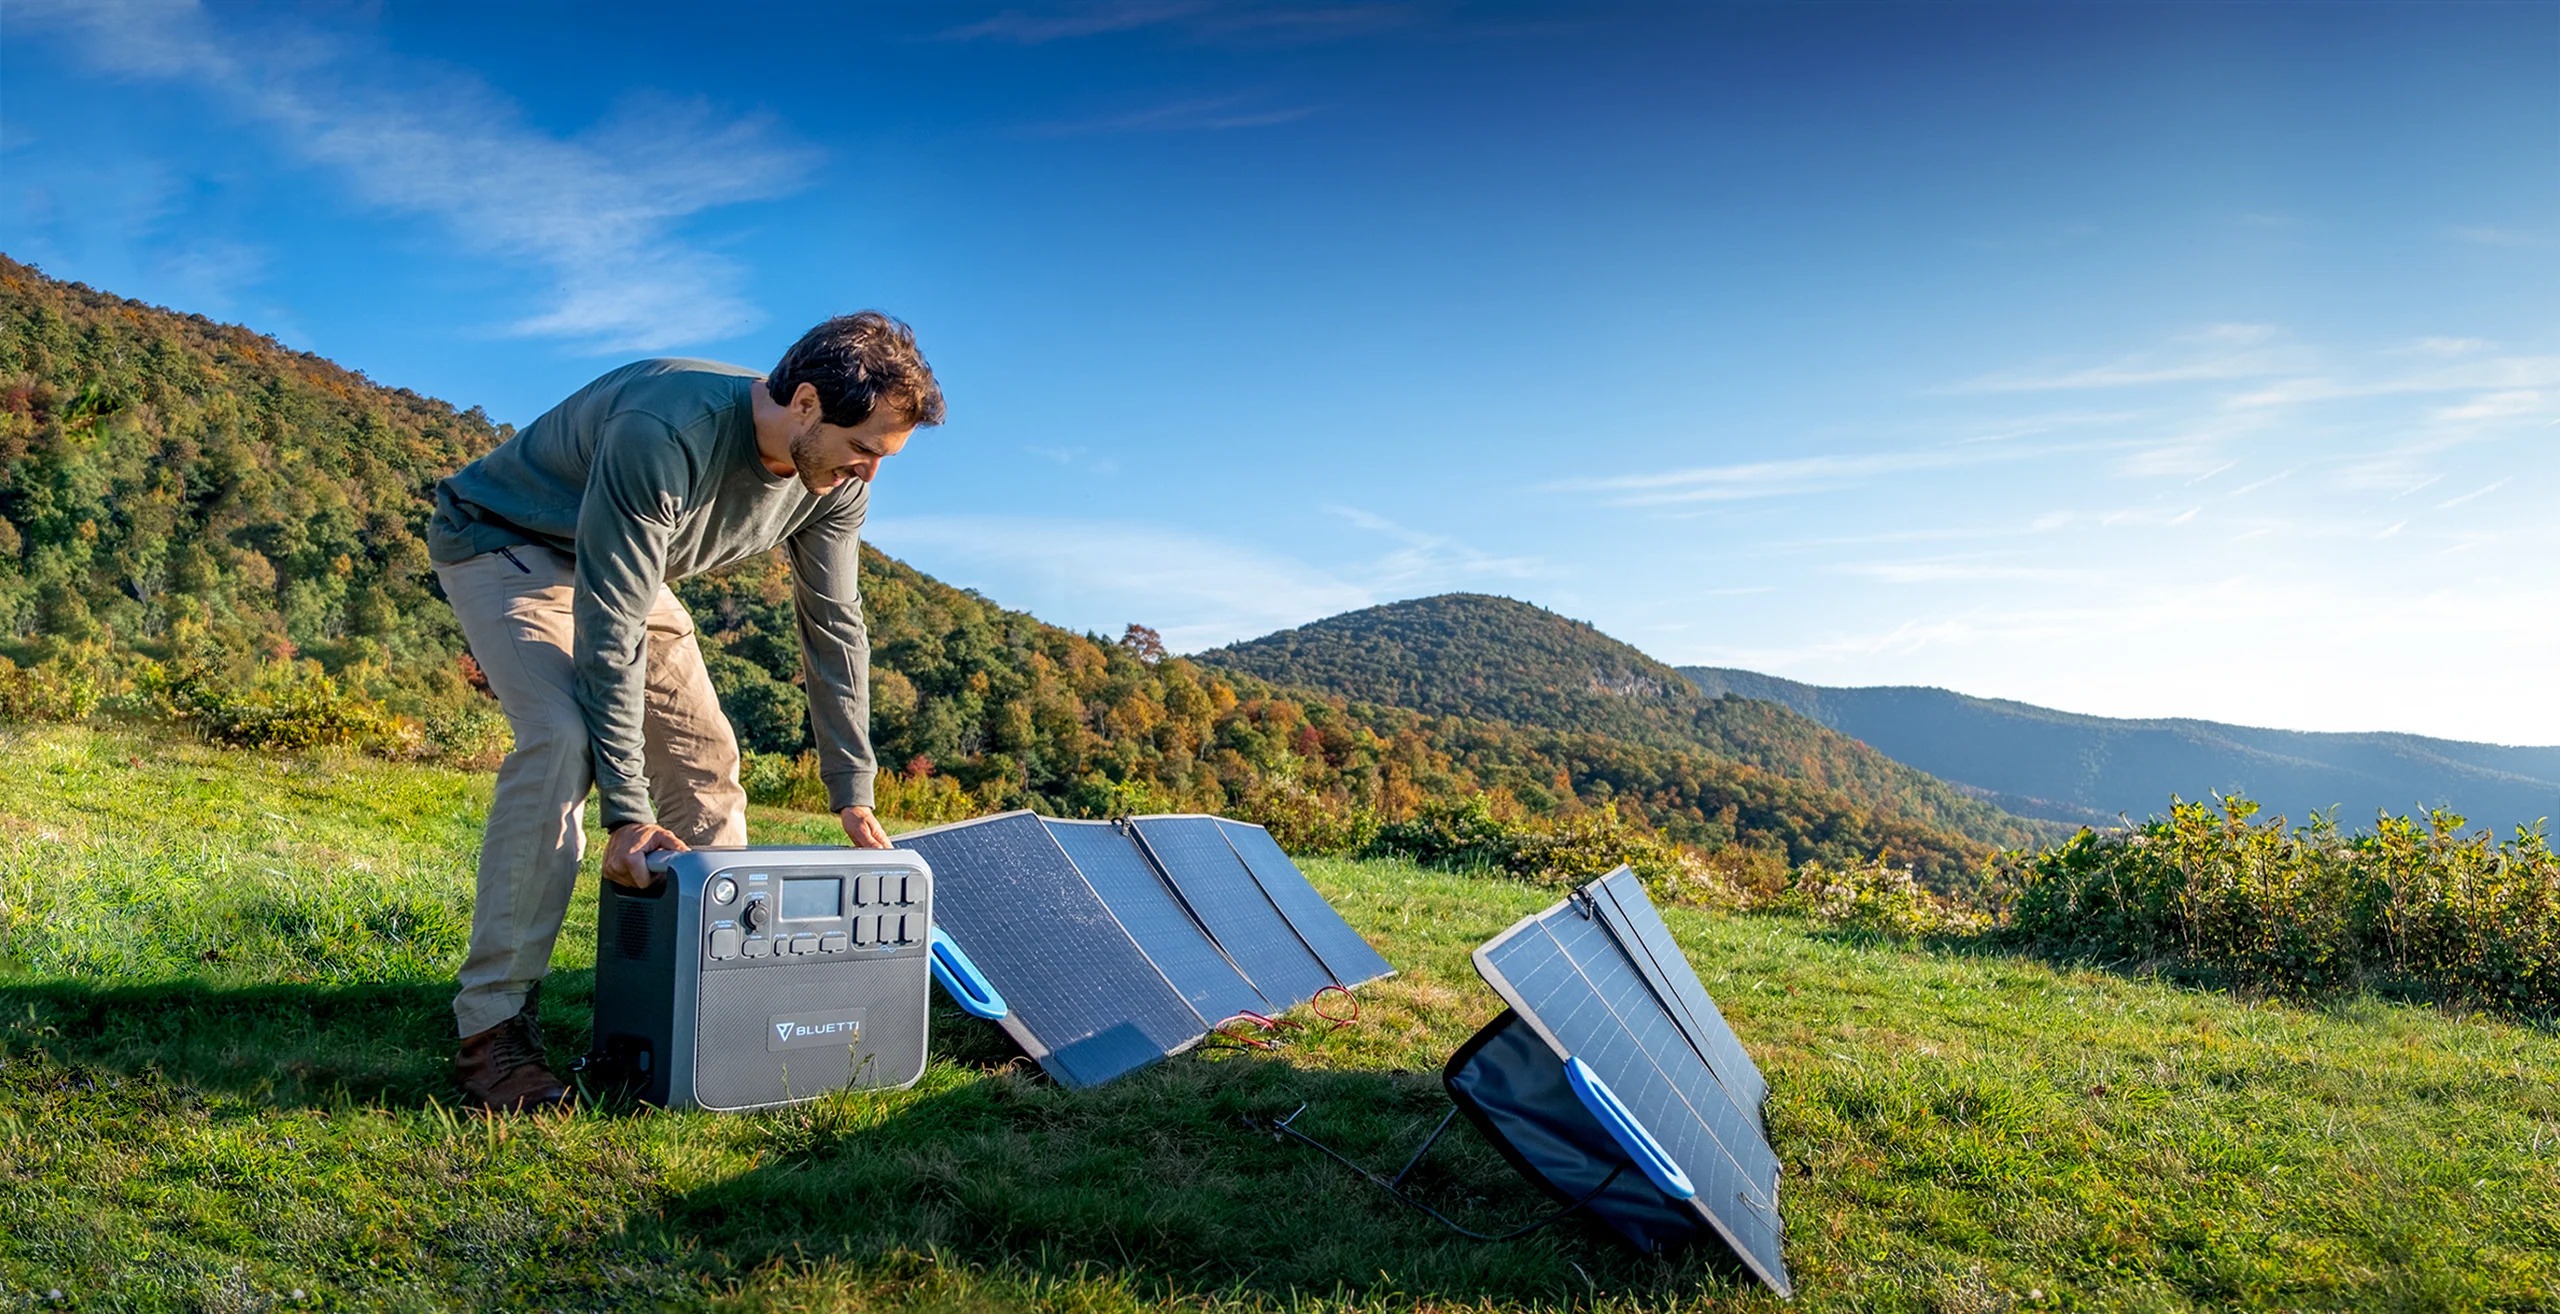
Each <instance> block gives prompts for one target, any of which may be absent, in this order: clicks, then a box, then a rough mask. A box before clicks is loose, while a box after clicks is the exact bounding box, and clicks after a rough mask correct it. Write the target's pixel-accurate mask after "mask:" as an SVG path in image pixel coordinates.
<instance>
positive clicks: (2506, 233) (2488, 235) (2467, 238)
mask: <svg viewBox="0 0 2560 1314" xmlns="http://www.w3.org/2000/svg"><path fill="white" fill-rule="evenodd" d="M2445 236H2447V237H2450V238H2452V239H2453V240H2455V241H2457V242H2469V243H2471V244H2473V245H2475V246H2540V245H2542V242H2543V239H2542V236H2541V234H2539V233H2533V232H2528V231H2526V230H2525V229H2522V228H2500V227H2498V226H2496V225H2493V224H2462V225H2458V226H2456V227H2453V228H2448V229H2446V230H2445Z"/></svg>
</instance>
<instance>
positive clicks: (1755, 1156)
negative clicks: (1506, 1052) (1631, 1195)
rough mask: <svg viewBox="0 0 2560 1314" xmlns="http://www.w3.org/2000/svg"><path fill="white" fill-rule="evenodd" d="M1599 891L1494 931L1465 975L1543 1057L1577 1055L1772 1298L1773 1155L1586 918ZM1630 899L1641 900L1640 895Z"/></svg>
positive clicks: (1777, 1262) (1754, 1124)
mask: <svg viewBox="0 0 2560 1314" xmlns="http://www.w3.org/2000/svg"><path fill="white" fill-rule="evenodd" d="M1605 884H1606V882H1605V880H1604V881H1599V882H1594V883H1593V884H1592V885H1590V886H1586V887H1584V889H1583V890H1582V891H1578V892H1577V894H1576V897H1575V898H1572V899H1568V900H1567V901H1565V902H1564V903H1560V904H1558V905H1556V906H1555V907H1553V908H1550V909H1548V910H1547V911H1546V912H1543V913H1540V914H1538V915H1536V916H1534V917H1530V918H1527V919H1524V920H1523V921H1521V922H1520V923H1519V924H1518V925H1515V926H1513V927H1512V928H1511V929H1510V930H1508V931H1505V932H1503V933H1502V934H1501V935H1500V936H1497V937H1496V938H1495V939H1494V940H1492V941H1491V942H1490V943H1488V944H1486V945H1485V946H1484V947H1482V948H1480V949H1478V950H1476V953H1475V961H1476V969H1477V970H1478V971H1479V972H1481V973H1483V975H1484V978H1485V980H1486V981H1487V982H1488V983H1490V984H1491V985H1492V986H1493V988H1494V990H1495V992H1496V993H1498V994H1500V995H1501V996H1502V997H1503V1000H1504V1002H1506V1003H1508V1004H1509V1005H1510V1006H1511V1008H1512V1010H1513V1011H1514V1012H1516V1013H1518V1014H1519V1015H1520V1017H1521V1019H1522V1020H1524V1021H1525V1022H1526V1023H1527V1024H1528V1025H1529V1027H1530V1028H1531V1029H1532V1030H1533V1031H1534V1032H1536V1033H1537V1034H1538V1035H1539V1037H1540V1038H1542V1039H1544V1040H1545V1041H1546V1042H1547V1044H1548V1045H1549V1046H1551V1047H1552V1048H1553V1050H1554V1061H1555V1062H1557V1063H1558V1064H1562V1063H1563V1062H1564V1061H1565V1060H1566V1059H1568V1058H1578V1059H1580V1060H1582V1061H1583V1062H1584V1063H1586V1064H1588V1065H1589V1066H1590V1069H1591V1070H1592V1071H1593V1072H1594V1073H1596V1074H1597V1075H1598V1076H1599V1077H1600V1078H1601V1079H1602V1080H1603V1081H1605V1082H1606V1083H1607V1085H1608V1087H1609V1088H1610V1089H1611V1090H1613V1091H1615V1092H1616V1095H1617V1098H1618V1099H1619V1100H1620V1101H1622V1102H1623V1103H1624V1105H1625V1106H1626V1108H1627V1109H1628V1110H1630V1111H1631V1112H1632V1113H1633V1114H1634V1115H1635V1117H1636V1119H1637V1120H1638V1121H1639V1122H1641V1123H1642V1124H1643V1126H1644V1129H1645V1130H1646V1131H1647V1132H1649V1133H1650V1134H1651V1135H1652V1137H1653V1138H1654V1139H1655V1140H1656V1141H1658V1142H1660V1144H1661V1146H1662V1148H1663V1149H1664V1150H1665V1151H1666V1152H1667V1153H1668V1154H1669V1156H1670V1158H1671V1160H1672V1161H1673V1162H1674V1163H1677V1164H1678V1165H1679V1166H1680V1168H1681V1170H1682V1171H1683V1172H1684V1173H1686V1174H1687V1175H1688V1178H1689V1180H1690V1181H1691V1182H1692V1183H1694V1184H1695V1186H1696V1188H1697V1194H1696V1197H1695V1198H1694V1199H1691V1200H1689V1201H1687V1202H1686V1204H1685V1206H1684V1207H1686V1208H1689V1209H1693V1210H1695V1211H1696V1212H1697V1213H1698V1214H1699V1216H1700V1217H1701V1218H1702V1220H1703V1221H1704V1222H1705V1223H1706V1224H1707V1226H1708V1227H1709V1228H1711V1229H1712V1231H1713V1233H1714V1234H1715V1235H1716V1236H1718V1237H1721V1238H1722V1239H1723V1240H1724V1242H1725V1244H1726V1245H1727V1246H1729V1247H1730V1248H1731V1250H1732V1252H1733V1254H1734V1255H1735V1256H1736V1257H1737V1258H1738V1259H1740V1260H1741V1261H1742V1263H1743V1264H1744V1265H1745V1266H1746V1267H1748V1268H1749V1269H1750V1270H1751V1271H1752V1272H1753V1273H1755V1274H1756V1275H1757V1276H1759V1277H1760V1278H1761V1280H1763V1281H1765V1282H1767V1283H1768V1284H1769V1285H1770V1286H1772V1287H1774V1288H1776V1289H1777V1290H1778V1291H1779V1292H1780V1293H1781V1294H1783V1293H1785V1292H1786V1291H1787V1290H1788V1288H1789V1283H1788V1279H1787V1273H1786V1265H1785V1261H1784V1258H1783V1256H1782V1255H1781V1253H1780V1240H1781V1236H1782V1233H1783V1224H1782V1222H1781V1220H1780V1218H1779V1214H1778V1160H1777V1156H1776V1155H1775V1154H1774V1153H1773V1152H1771V1150H1770V1148H1769V1143H1768V1141H1767V1140H1766V1138H1765V1137H1763V1135H1762V1134H1761V1131H1760V1126H1759V1122H1758V1119H1757V1118H1756V1117H1755V1116H1753V1113H1752V1112H1751V1111H1748V1110H1746V1109H1745V1108H1744V1107H1743V1106H1742V1105H1741V1104H1739V1103H1737V1102H1736V1100H1735V1099H1734V1097H1733V1094H1732V1092H1731V1091H1730V1090H1729V1089H1728V1086H1727V1083H1726V1082H1724V1081H1723V1080H1720V1079H1719V1078H1718V1076H1717V1074H1716V1073H1715V1071H1714V1070H1713V1069H1712V1068H1711V1067H1710V1066H1709V1065H1708V1062H1707V1060H1706V1059H1705V1058H1703V1057H1701V1055H1700V1050H1699V1046H1697V1045H1696V1044H1694V1043H1692V1041H1691V1039H1690V1037H1689V1034H1688V1033H1687V1031H1686V1030H1685V1029H1684V1027H1683V1024H1682V1022H1681V1020H1680V1019H1679V1018H1678V1017H1677V1016H1675V1014H1674V1013H1673V1011H1672V1006H1670V1005H1666V1004H1665V1002H1664V999H1663V997H1662V995H1661V994H1658V993H1657V991H1656V988H1655V986H1654V985H1653V983H1652V982H1650V981H1649V980H1648V979H1647V977H1646V973H1645V972H1644V971H1643V970H1642V969H1641V968H1640V967H1639V966H1638V964H1637V961H1636V960H1635V959H1634V958H1633V957H1630V954H1629V950H1628V949H1626V948H1624V947H1622V945H1621V943H1620V938H1619V937H1618V936H1617V935H1614V934H1612V933H1611V930H1610V928H1609V927H1607V926H1604V925H1602V924H1601V922H1600V921H1599V920H1598V919H1597V918H1596V917H1595V916H1594V915H1593V912H1592V910H1591V906H1590V903H1588V902H1586V900H1591V901H1602V900H1610V899H1613V898H1621V897H1623V896H1624V895H1625V894H1626V890H1625V889H1624V888H1623V887H1622V888H1621V889H1619V890H1617V891H1614V892H1613V891H1608V890H1605V889H1603V888H1602V887H1603V886H1605ZM1634 895H1635V897H1636V898H1642V895H1643V891H1642V888H1641V887H1636V888H1635V890H1634ZM1664 938H1665V939H1666V940H1667V939H1668V936H1667V935H1666V936H1665V937H1664ZM1748 1061H1749V1060H1748V1059H1745V1060H1744V1062H1745V1063H1746V1064H1747V1063H1748ZM1756 1075H1757V1074H1756V1072H1755V1073H1754V1076H1755V1077H1756ZM1664 1198H1665V1199H1666V1200H1668V1199H1670V1197H1669V1196H1665V1197H1664ZM1602 1216H1603V1217H1604V1219H1605V1218H1606V1214H1605V1213H1603V1215H1602Z"/></svg>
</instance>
